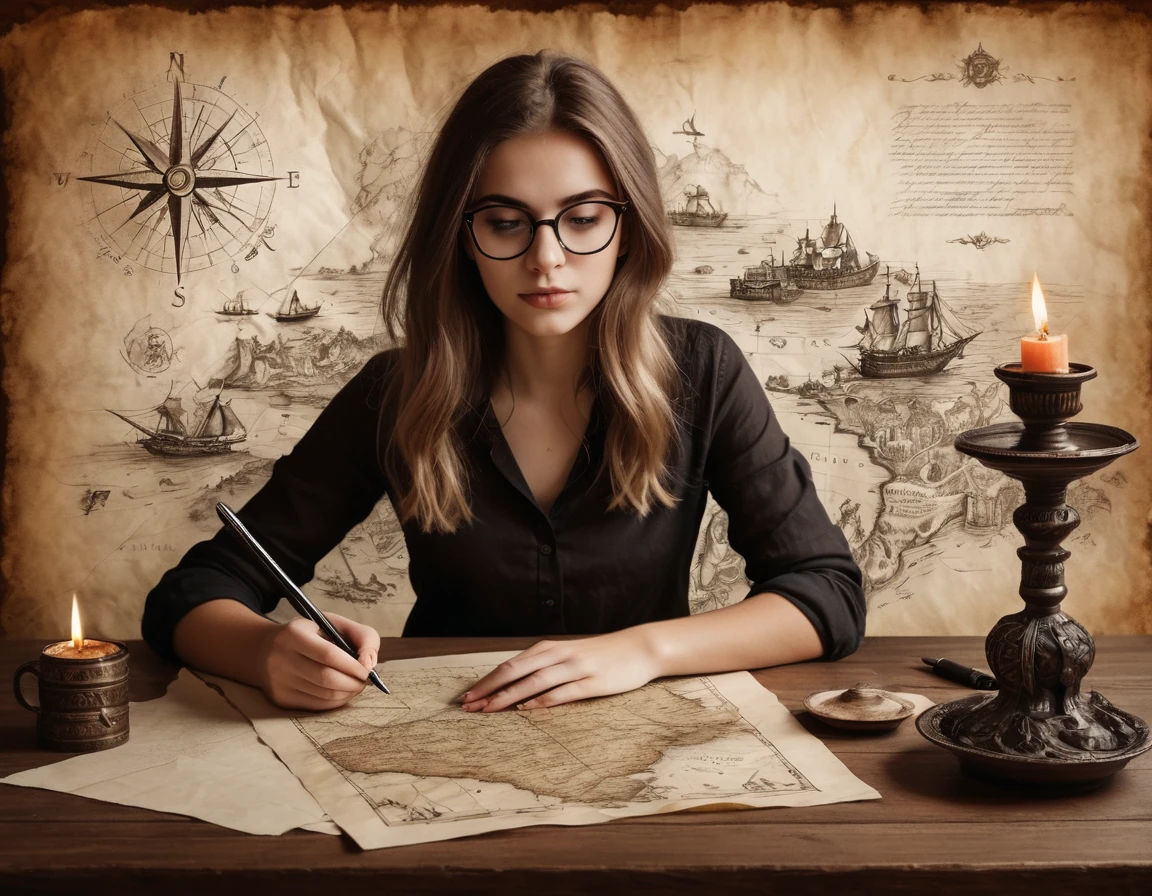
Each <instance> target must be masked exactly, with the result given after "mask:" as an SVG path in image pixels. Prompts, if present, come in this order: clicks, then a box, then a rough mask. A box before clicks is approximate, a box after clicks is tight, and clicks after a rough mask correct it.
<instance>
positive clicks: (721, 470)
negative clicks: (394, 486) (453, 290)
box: [142, 317, 865, 662]
mask: <svg viewBox="0 0 1152 896" xmlns="http://www.w3.org/2000/svg"><path fill="white" fill-rule="evenodd" d="M661 320H662V323H663V325H664V326H665V328H666V333H667V335H668V338H669V344H670V346H671V348H672V351H673V353H674V356H675V357H676V359H677V362H678V364H679V367H680V370H681V373H682V376H683V380H684V383H685V389H684V393H685V394H684V395H683V396H681V397H680V398H679V400H678V402H677V413H678V415H679V417H680V445H679V447H678V448H676V449H675V450H673V451H672V452H671V454H670V466H669V470H670V473H671V476H670V478H669V480H668V482H669V483H670V489H671V491H672V493H673V494H674V495H676V497H677V498H679V501H678V502H677V504H676V505H675V506H674V507H671V508H665V507H663V506H661V505H656V506H655V507H654V509H653V510H652V511H651V512H650V513H649V514H648V515H647V516H646V517H643V518H641V517H639V516H638V515H636V514H635V513H634V512H631V511H624V510H617V511H611V512H610V511H609V510H608V509H607V508H608V505H609V503H610V501H611V487H610V483H609V477H608V475H607V473H606V472H600V463H601V460H602V458H603V455H604V442H605V434H606V429H607V427H606V420H605V413H604V411H603V409H602V408H601V407H600V405H599V402H596V403H594V405H593V412H592V417H591V420H590V422H589V424H588V430H587V432H586V433H585V438H584V444H583V450H582V451H580V452H579V454H578V456H577V460H576V462H575V464H574V465H573V468H572V470H571V472H570V474H569V477H568V480H567V482H566V484H565V485H564V488H563V489H562V490H561V492H560V494H559V495H558V496H557V498H556V500H555V502H554V503H553V505H552V507H551V508H550V510H549V511H548V512H545V511H544V510H542V509H541V507H540V506H539V504H537V502H536V500H535V498H534V496H533V494H532V491H531V489H530V488H529V487H528V484H527V483H526V482H525V480H524V477H523V475H522V474H521V472H520V468H519V467H518V466H517V464H516V459H515V457H514V456H513V454H512V451H511V449H510V448H509V446H508V443H507V441H505V439H504V436H503V433H502V431H501V429H500V426H499V424H498V423H497V421H496V419H495V417H494V415H493V412H492V408H491V405H490V404H488V403H487V402H485V403H484V405H483V406H482V407H479V408H477V409H476V410H474V411H471V412H469V414H468V415H466V416H465V418H464V419H463V421H462V423H461V428H460V433H461V437H462V440H463V444H464V447H465V451H466V454H467V460H468V462H469V467H470V469H469V474H468V475H469V479H468V483H467V484H468V494H469V496H470V501H471V507H472V510H473V513H474V514H475V516H476V520H475V522H473V523H472V524H471V525H462V526H460V527H459V528H458V529H457V531H456V532H454V533H452V534H438V533H425V532H421V531H420V529H419V527H418V526H417V525H416V524H415V522H412V521H409V522H405V523H403V531H404V537H405V540H406V543H407V549H408V555H409V558H410V562H409V569H408V573H409V576H410V578H411V582H412V588H413V591H414V592H415V594H416V603H415V605H414V606H413V608H412V611H411V613H410V615H409V617H408V620H407V623H406V624H405V626H404V635H406V636H485V635H492V636H496V635H521V636H546V635H551V634H565V633H568V634H596V633H601V632H609V631H615V630H618V629H622V628H625V627H627V626H631V625H637V624H639V623H643V622H651V621H653V620H658V619H669V618H673V617H678V616H686V615H688V612H689V605H688V581H689V574H690V567H691V562H692V555H693V551H694V548H695V543H696V537H697V534H698V532H699V528H700V521H701V518H702V517H703V514H704V508H705V501H706V498H707V494H708V492H709V491H710V492H711V493H712V495H713V496H714V497H715V498H716V501H717V502H718V503H719V505H720V506H721V507H722V508H724V510H725V511H727V513H728V539H729V543H730V544H731V545H732V547H733V548H735V549H736V550H737V551H738V552H739V553H740V554H741V555H742V556H743V557H744V559H745V561H746V567H745V569H746V573H747V575H748V577H749V578H750V579H751V580H752V583H753V584H752V588H751V590H750V591H749V594H750V595H751V594H759V593H762V592H774V593H777V594H781V595H783V596H784V597H785V598H787V599H788V600H789V601H791V602H792V603H793V604H795V605H796V606H797V607H798V608H799V609H800V610H801V611H802V612H803V613H804V615H805V616H806V617H807V618H808V619H809V621H810V622H811V623H812V625H813V626H814V627H815V629H816V631H817V632H818V633H819V635H820V638H821V641H822V643H823V645H824V658H825V659H838V658H840V657H842V656H845V655H847V654H849V653H851V652H852V651H853V650H855V649H856V647H857V645H858V644H859V641H860V638H861V636H862V635H863V631H864V614H865V602H864V594H863V590H862V588H861V575H860V570H859V568H858V567H857V566H856V564H855V562H854V561H853V560H852V555H851V553H850V552H849V548H848V543H847V541H846V540H845V538H844V536H843V535H842V533H841V532H840V530H839V529H838V528H837V527H836V526H834V525H833V524H832V522H831V521H830V520H829V518H828V515H827V513H826V512H825V510H824V508H823V506H822V505H821V503H820V500H819V498H818V497H817V494H816V489H815V487H814V485H813V483H812V474H811V470H810V468H809V466H808V463H807V461H806V460H805V459H804V457H803V456H802V455H801V454H800V453H799V452H798V451H796V450H795V449H794V448H792V447H791V446H790V444H789V441H788V438H787V437H786V436H785V435H784V433H783V431H782V430H781V429H780V425H779V423H778V422H777V419H776V415H775V414H774V413H773V412H772V409H771V407H770V405H769V403H768V399H767V397H766V395H765V393H764V389H763V387H762V386H761V384H760V383H759V382H758V381H757V379H756V376H755V374H754V373H753V371H752V369H751V367H750V366H749V364H748V361H747V360H746V359H745V357H744V355H743V354H742V353H741V351H740V349H739V348H738V347H737V346H736V344H735V343H734V342H733V341H732V339H731V337H730V336H728V335H727V334H726V333H725V332H724V331H723V330H721V329H719V328H718V327H715V326H712V325H711V324H707V323H703V322H699V321H693V320H687V319H683V318H671V317H666V318H662V319H661ZM396 351H397V350H395V349H394V350H392V351H389V352H383V353H381V354H379V355H376V356H375V357H374V358H372V359H371V360H370V361H369V362H368V363H367V364H366V365H365V366H364V368H363V369H362V370H361V371H360V372H359V373H358V374H357V375H356V376H355V377H353V379H352V380H351V381H349V382H348V384H347V385H346V386H344V388H342V389H341V390H340V392H339V393H338V394H337V395H336V396H335V397H334V398H333V399H332V400H331V402H329V404H328V406H327V407H326V408H325V409H324V411H323V412H322V413H321V414H320V416H319V417H317V419H316V421H315V423H313V425H312V427H311V428H310V429H309V430H308V432H307V433H306V434H305V435H304V436H303V437H302V438H301V439H300V441H299V442H298V443H297V444H296V446H295V447H294V448H293V449H292V451H291V452H290V453H288V454H287V455H285V456H283V457H281V458H280V459H279V460H277V461H276V462H275V464H274V465H273V467H272V476H271V478H270V479H269V481H268V482H267V483H266V484H265V485H264V487H263V488H261V489H260V491H258V492H257V493H256V494H255V495H254V496H253V497H252V499H251V500H250V501H248V503H247V504H246V505H245V506H244V507H243V508H242V509H241V510H240V511H239V514H238V515H239V516H240V518H241V520H242V521H243V522H244V524H245V525H246V526H248V527H249V529H250V530H251V531H252V533H253V535H255V536H256V538H257V539H258V540H259V541H260V542H261V543H262V544H263V545H264V547H265V548H266V549H267V550H268V551H269V553H270V554H271V555H272V556H273V557H274V558H275V559H276V560H277V562H278V563H280V565H281V567H282V568H283V569H284V571H285V572H286V573H287V574H288V575H289V576H291V577H292V579H293V581H295V582H297V583H298V584H302V583H304V582H306V581H308V580H310V579H311V578H312V576H313V574H314V572H315V566H316V563H317V562H318V561H319V560H320V559H321V558H322V557H323V556H325V555H326V554H327V553H328V552H329V551H330V550H332V549H333V548H334V547H335V546H336V545H337V544H338V543H339V542H340V541H341V540H342V539H343V538H344V536H345V535H346V534H347V532H348V531H349V530H350V529H351V528H352V527H353V526H355V525H356V524H357V523H359V522H360V521H361V520H363V519H364V518H365V517H367V516H368V514H369V513H370V512H371V511H372V509H373V507H374V506H375V504H376V503H377V501H379V500H380V499H381V498H382V497H383V496H384V495H387V494H389V490H388V483H387V481H386V477H385V475H384V472H383V470H382V468H381V465H380V462H379V460H378V446H379V445H380V444H383V442H382V439H383V438H386V436H387V433H388V432H389V416H390V415H389V413H388V412H387V411H386V412H385V413H384V414H381V406H382V403H383V402H382V397H383V394H384V389H385V385H386V383H387V382H388V380H389V377H390V376H391V375H392V373H393V371H394V369H395V361H396V357H397V355H396ZM598 473H599V475H598ZM280 597H281V594H280V589H279V587H278V586H277V584H276V583H275V581H274V580H273V579H272V578H271V576H269V574H268V573H267V572H266V571H265V570H264V568H263V566H261V565H260V563H259V561H258V560H257V559H256V558H255V557H253V556H252V555H251V554H250V552H249V551H248V549H247V548H246V547H245V546H244V545H243V544H242V543H241V542H240V541H239V539H237V538H236V537H235V536H234V535H233V534H232V533H231V532H230V531H229V530H227V529H223V530H221V531H220V532H219V533H217V535H216V536H215V537H214V538H212V539H210V540H208V541H203V542H200V543H199V544H196V545H193V547H192V548H190V549H189V550H188V552H187V554H185V555H184V557H183V559H182V560H181V561H180V563H179V564H178V565H177V566H176V567H175V568H173V569H171V570H169V571H168V572H166V573H165V574H164V576H163V577H162V578H161V580H160V582H159V583H158V584H157V585H156V587H155V588H153V589H152V591H151V593H149V595H148V599H147V602H146V605H145V609H144V618H143V622H142V628H143V634H144V637H145V639H146V640H147V641H148V643H149V644H150V645H151V646H152V647H153V649H155V650H156V651H157V652H158V653H160V654H161V655H163V656H165V657H167V658H169V659H171V660H174V661H177V662H178V660H177V658H176V656H175V653H174V651H173V648H172V634H173V631H174V630H175V627H176V624H177V622H179V620H180V619H181V618H182V617H183V615H184V614H185V613H187V612H188V611H189V610H191V609H192V608H193V607H195V606H197V605H199V604H201V603H204V602H206V601H209V600H213V599H216V598H232V599H234V600H238V601H240V602H242V603H244V604H246V605H248V606H249V607H251V608H252V609H253V610H254V611H256V612H258V613H267V612H270V611H271V610H273V609H274V608H275V607H276V604H277V603H278V602H279V600H280ZM764 636H765V637H771V632H765V633H764Z"/></svg>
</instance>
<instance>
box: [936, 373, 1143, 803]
mask: <svg viewBox="0 0 1152 896" xmlns="http://www.w3.org/2000/svg"><path fill="white" fill-rule="evenodd" d="M1070 366H1071V371H1070V372H1069V373H1025V372H1024V371H1022V370H1021V369H1020V365H1018V364H1004V365H1001V366H1000V367H997V368H996V376H997V378H999V379H1000V380H1002V381H1003V382H1005V383H1007V384H1008V389H1009V394H1010V398H1009V403H1010V405H1011V408H1012V410H1013V411H1014V412H1015V413H1016V414H1017V415H1018V416H1019V417H1020V418H1021V420H1022V421H1023V423H1004V424H998V425H996V426H986V427H984V428H982V429H973V430H969V431H967V432H964V433H961V434H960V435H959V436H957V437H956V450H957V451H960V452H962V453H964V454H968V455H970V456H972V457H974V458H976V459H977V460H978V461H980V463H982V464H983V465H984V466H986V467H990V468H992V469H994V470H999V471H1000V472H1002V473H1005V474H1006V475H1008V476H1011V477H1012V478H1013V479H1018V480H1020V482H1021V483H1022V484H1023V486H1024V494H1025V501H1024V503H1023V504H1022V505H1021V506H1020V507H1018V508H1017V509H1016V512H1015V513H1014V514H1013V515H1012V521H1013V523H1015V525H1016V528H1017V529H1019V530H1020V532H1021V533H1022V534H1023V535H1024V546H1023V547H1022V548H1019V549H1018V550H1017V552H1016V553H1017V554H1018V555H1019V557H1020V561H1021V576H1020V596H1021V597H1022V598H1023V599H1024V604H1025V606H1024V609H1023V611H1021V612H1019V613H1013V614H1011V615H1009V616H1005V617H1003V618H1002V619H1001V620H1000V621H999V622H997V623H996V625H995V626H994V627H993V629H992V631H991V632H989V633H988V639H987V641H986V642H985V646H984V649H985V653H986V655H987V657H988V665H989V666H990V667H991V669H992V672H993V673H994V674H995V675H996V677H997V679H999V682H1000V690H999V692H997V693H996V694H993V695H991V696H989V695H984V694H981V695H977V696H974V697H965V698H963V699H961V700H955V701H953V702H951V703H945V704H941V705H939V706H935V707H933V708H932V709H930V710H928V711H927V712H925V713H923V714H922V715H921V716H920V717H919V718H918V719H917V720H916V727H917V728H918V729H919V731H920V733H921V734H923V735H924V736H925V737H926V738H928V740H930V741H932V742H933V743H936V744H938V745H940V746H942V747H944V748H945V749H947V750H950V751H951V752H952V753H954V754H955V755H956V756H957V757H958V758H959V759H960V764H961V766H962V767H963V768H964V769H965V770H966V771H969V772H972V773H974V774H979V775H987V776H992V777H997V778H1005V779H1011V780H1015V781H1026V782H1038V783H1077V782H1085V781H1093V780H1098V779H1103V778H1105V777H1107V776H1108V775H1111V774H1113V773H1114V772H1116V771H1119V770H1120V769H1121V768H1123V767H1124V765H1125V764H1127V762H1128V761H1129V760H1130V759H1132V758H1133V757H1135V756H1139V755H1140V754H1141V753H1143V752H1144V751H1145V750H1147V749H1149V747H1152V737H1150V736H1149V730H1148V725H1147V724H1146V723H1145V722H1144V721H1143V720H1141V719H1138V718H1136V716H1133V715H1130V714H1129V713H1126V712H1124V711H1123V710H1121V709H1117V708H1116V707H1115V706H1113V705H1112V704H1111V703H1109V702H1108V701H1107V700H1106V699H1104V697H1102V696H1100V695H1099V694H1098V693H1096V692H1095V691H1092V692H1090V693H1089V694H1088V695H1087V696H1085V695H1084V694H1081V693H1080V681H1081V679H1083V677H1084V676H1085V675H1086V674H1087V672H1088V670H1089V669H1090V668H1091V667H1092V661H1093V659H1094V658H1095V653H1096V645H1095V643H1094V642H1093V640H1092V636H1091V635H1090V634H1089V633H1088V631H1087V629H1085V628H1084V627H1083V626H1082V625H1080V623H1078V622H1076V620H1074V619H1072V618H1071V617H1070V616H1067V615H1066V614H1065V613H1063V612H1062V611H1061V609H1060V602H1061V601H1062V600H1063V599H1064V596H1065V595H1066V594H1067V593H1068V589H1067V588H1066V587H1065V585H1064V561H1065V560H1067V559H1068V557H1069V556H1070V554H1069V553H1068V551H1066V550H1064V549H1063V548H1062V547H1060V543H1061V542H1062V541H1063V540H1064V539H1065V538H1067V537H1068V536H1069V535H1071V534H1072V532H1073V531H1074V530H1075V529H1076V527H1077V526H1078V525H1080V515H1079V514H1078V513H1077V512H1076V511H1075V509H1073V508H1072V507H1069V506H1068V504H1067V503H1066V498H1067V489H1068V485H1069V483H1071V482H1073V481H1075V480H1077V479H1082V478H1084V477H1085V476H1088V475H1090V474H1092V473H1095V472H1096V471H1097V470H1102V469H1103V468H1104V467H1106V466H1108V464H1110V463H1112V461H1114V460H1116V458H1118V457H1123V456H1124V455H1125V454H1129V453H1130V452H1132V451H1135V450H1136V448H1137V445H1138V443H1137V441H1136V439H1135V438H1133V436H1131V435H1130V434H1129V433H1127V432H1125V431H1124V430H1122V429H1117V428H1115V427H1113V426H1102V425H1100V424H1095V423H1065V421H1066V420H1067V419H1069V418H1070V417H1073V416H1075V415H1076V414H1078V413H1079V412H1080V410H1081V409H1082V407H1083V405H1081V403H1080V386H1081V384H1082V383H1084V382H1087V381H1088V380H1090V379H1092V378H1094V377H1095V376H1096V370H1095V369H1094V368H1092V367H1089V366H1088V365H1086V364H1072V365H1070Z"/></svg>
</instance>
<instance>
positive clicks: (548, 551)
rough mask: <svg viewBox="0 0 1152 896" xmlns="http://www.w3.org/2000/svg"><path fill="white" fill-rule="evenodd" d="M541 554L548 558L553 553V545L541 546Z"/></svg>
mask: <svg viewBox="0 0 1152 896" xmlns="http://www.w3.org/2000/svg"><path fill="white" fill-rule="evenodd" d="M540 553H541V554H544V555H545V556H547V555H548V554H551V553H552V545H550V544H542V545H540Z"/></svg>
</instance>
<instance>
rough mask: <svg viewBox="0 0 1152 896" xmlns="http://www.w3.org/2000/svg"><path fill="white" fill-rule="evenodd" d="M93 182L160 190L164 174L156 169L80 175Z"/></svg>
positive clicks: (136, 188)
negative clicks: (89, 175)
mask: <svg viewBox="0 0 1152 896" xmlns="http://www.w3.org/2000/svg"><path fill="white" fill-rule="evenodd" d="M77 180H87V181H91V182H92V183H94V184H108V186H110V187H127V188H128V189H129V190H162V189H163V188H164V175H163V174H160V173H159V172H157V171H122V172H121V173H120V174H93V175H92V176H91V177H80V178H77Z"/></svg>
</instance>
